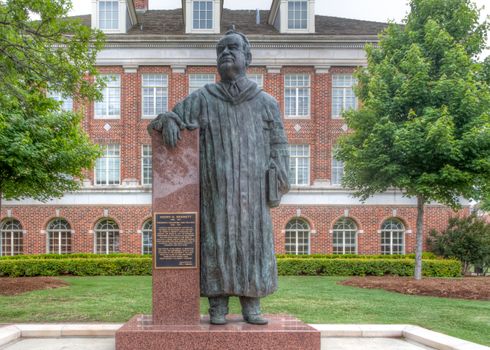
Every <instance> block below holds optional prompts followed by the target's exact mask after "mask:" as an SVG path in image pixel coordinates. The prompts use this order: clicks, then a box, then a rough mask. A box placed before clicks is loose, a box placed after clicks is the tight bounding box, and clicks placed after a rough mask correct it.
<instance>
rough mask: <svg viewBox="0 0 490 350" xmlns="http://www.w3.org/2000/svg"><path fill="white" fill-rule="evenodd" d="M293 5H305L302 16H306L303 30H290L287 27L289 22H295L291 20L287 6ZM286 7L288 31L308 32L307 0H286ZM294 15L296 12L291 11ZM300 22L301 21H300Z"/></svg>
mask: <svg viewBox="0 0 490 350" xmlns="http://www.w3.org/2000/svg"><path fill="white" fill-rule="evenodd" d="M293 3H302V4H304V5H306V6H305V11H304V14H305V16H306V19H305V21H306V22H305V27H304V28H295V27H293V28H291V27H290V26H289V23H290V22H291V21H294V22H296V21H297V20H295V19H291V18H290V14H291V11H290V8H289V6H290V5H291V4H293ZM287 5H288V11H287V14H286V15H287V22H288V31H305V30H308V0H288V4H287ZM301 12H302V11H301ZM295 13H296V11H295V10H294V9H293V14H295ZM300 21H302V19H300Z"/></svg>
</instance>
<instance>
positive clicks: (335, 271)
mask: <svg viewBox="0 0 490 350" xmlns="http://www.w3.org/2000/svg"><path fill="white" fill-rule="evenodd" d="M414 266H415V261H414V260H411V259H297V258H294V259H278V263H277V268H278V273H279V275H281V276H384V275H397V276H413V272H414ZM422 274H423V275H424V276H426V277H458V276H461V263H460V262H459V261H458V260H423V263H422Z"/></svg>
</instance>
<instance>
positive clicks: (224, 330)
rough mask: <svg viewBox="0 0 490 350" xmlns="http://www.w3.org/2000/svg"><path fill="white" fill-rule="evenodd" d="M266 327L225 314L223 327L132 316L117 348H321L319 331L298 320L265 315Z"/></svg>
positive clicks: (204, 322)
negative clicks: (161, 322) (159, 322)
mask: <svg viewBox="0 0 490 350" xmlns="http://www.w3.org/2000/svg"><path fill="white" fill-rule="evenodd" d="M265 317H266V318H267V319H268V320H269V324H268V325H266V326H256V325H250V324H247V323H245V322H243V320H242V317H241V316H238V315H228V316H227V319H228V323H227V324H226V325H224V326H213V325H211V324H209V317H207V316H203V317H201V322H200V324H198V325H189V326H184V325H153V323H152V317H151V316H143V315H139V316H135V317H133V318H132V319H131V320H129V322H128V323H126V324H125V325H124V326H123V327H122V328H121V329H119V331H117V333H116V350H136V349H145V350H229V349H233V350H251V349H254V350H260V349H263V350H320V332H319V331H317V330H315V329H314V328H312V327H310V326H309V325H307V324H305V323H303V322H301V321H300V320H298V319H296V318H294V317H291V316H285V315H284V316H283V315H265Z"/></svg>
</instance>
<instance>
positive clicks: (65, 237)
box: [47, 218, 71, 254]
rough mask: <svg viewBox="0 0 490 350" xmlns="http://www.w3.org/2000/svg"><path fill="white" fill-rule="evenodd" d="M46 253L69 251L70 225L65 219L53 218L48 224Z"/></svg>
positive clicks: (67, 252) (66, 252)
mask: <svg viewBox="0 0 490 350" xmlns="http://www.w3.org/2000/svg"><path fill="white" fill-rule="evenodd" d="M47 231H48V253H51V254H69V253H71V227H70V224H69V223H68V222H67V221H66V220H65V219H60V218H58V219H54V220H53V221H51V222H50V223H49V224H48V229H47Z"/></svg>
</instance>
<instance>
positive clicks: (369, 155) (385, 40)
mask: <svg viewBox="0 0 490 350" xmlns="http://www.w3.org/2000/svg"><path fill="white" fill-rule="evenodd" d="M410 8H411V12H410V13H409V15H408V16H407V18H406V20H405V21H404V25H397V24H393V23H392V24H390V25H389V26H388V28H387V29H386V30H385V31H384V32H383V33H382V35H381V37H380V43H379V46H373V45H370V46H367V48H366V52H367V59H368V66H367V68H365V69H360V70H358V72H357V75H356V76H357V79H358V87H357V90H356V94H357V96H358V97H359V98H360V99H361V100H362V106H361V108H360V109H359V110H357V111H354V110H351V111H349V112H347V113H346V114H345V118H346V121H347V124H348V126H349V128H350V129H351V131H352V132H351V133H349V134H348V135H346V136H345V137H343V138H342V139H341V140H340V147H339V149H338V153H337V157H338V158H339V159H341V160H343V161H344V162H345V176H344V178H343V181H344V185H345V186H347V187H349V188H352V189H354V190H356V193H357V195H358V196H360V197H361V198H363V199H366V198H367V197H369V196H371V195H373V194H375V193H378V192H382V191H385V190H387V189H389V188H397V189H400V190H402V191H404V193H405V194H406V195H408V196H413V197H416V198H417V199H418V208H419V215H418V225H417V236H418V237H417V238H418V242H417V252H418V253H421V250H422V238H421V235H422V222H423V221H422V217H423V210H424V204H425V203H427V202H428V201H438V202H440V203H444V204H446V205H449V206H451V207H455V208H456V207H458V205H459V199H460V198H461V197H465V198H468V199H469V198H473V199H478V198H480V197H481V196H482V194H484V193H485V192H486V193H488V191H489V188H490V88H489V85H488V79H487V78H488V77H489V75H488V72H487V71H486V69H487V68H488V67H486V65H484V64H483V63H481V62H477V61H476V57H477V55H478V54H479V53H480V52H481V51H482V50H483V48H484V47H485V42H486V36H487V31H488V29H489V25H488V23H482V24H480V23H479V22H478V20H479V11H478V10H477V9H476V7H475V5H474V4H473V3H471V1H470V0H411V1H410ZM419 255H420V254H419ZM419 268H421V267H420V266H419Z"/></svg>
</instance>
